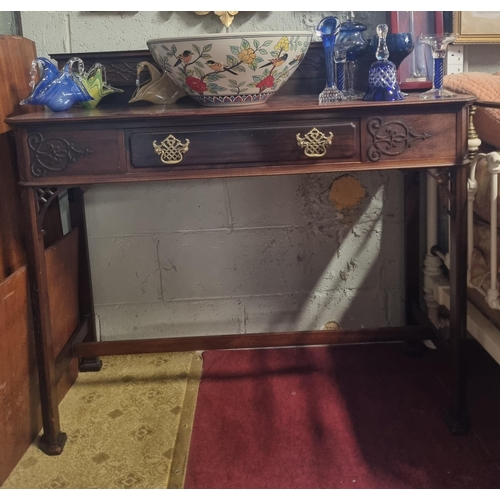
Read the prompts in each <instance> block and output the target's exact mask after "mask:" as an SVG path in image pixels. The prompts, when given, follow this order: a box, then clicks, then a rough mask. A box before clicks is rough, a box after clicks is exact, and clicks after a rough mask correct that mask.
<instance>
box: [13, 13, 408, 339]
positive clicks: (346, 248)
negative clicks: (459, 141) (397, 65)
mask: <svg viewBox="0 0 500 500" xmlns="http://www.w3.org/2000/svg"><path fill="white" fill-rule="evenodd" d="M331 14H332V13H331V12H328V13H326V12H263V13H248V12H246V13H241V14H238V15H237V16H236V18H235V21H234V23H233V25H232V26H231V27H230V28H229V31H231V30H234V31H263V30H276V29H293V30H297V29H313V28H314V26H315V25H316V24H317V22H318V21H319V20H320V19H321V18H322V17H324V16H325V15H331ZM337 14H338V15H340V17H341V18H342V17H343V18H345V13H337ZM22 16H23V28H24V33H25V36H27V37H28V38H31V39H32V40H34V41H35V43H36V44H37V49H38V54H39V55H48V54H50V53H57V52H70V51H72V52H82V51H98V50H132V49H143V48H145V41H146V40H147V39H149V38H155V37H161V36H167V35H179V34H184V33H186V32H187V33H189V32H191V33H205V32H222V31H226V29H225V28H223V27H222V25H221V24H220V21H219V20H218V18H216V17H215V16H204V17H198V16H196V15H195V14H194V13H189V12H168V13H165V12H137V13H122V14H117V13H102V12H99V13H88V12H87V13H85V12H23V14H22ZM358 18H359V19H360V20H361V21H363V22H365V23H366V24H368V25H369V26H370V27H371V28H373V29H374V27H375V26H376V25H377V24H378V23H379V22H382V21H383V20H384V19H385V13H384V12H365V13H360V14H359V16H358ZM85 201H86V210H87V220H88V230H89V239H90V256H91V268H92V273H93V285H94V293H95V303H96V311H97V314H98V318H99V322H100V329H101V335H102V338H103V339H105V340H111V339H127V338H146V337H149V338H154V337H160V336H177V335H188V334H189V335H205V334H226V333H236V332H239V333H250V332H261V331H270V330H281V331H289V330H303V329H321V328H323V327H324V326H325V325H326V324H327V323H329V322H336V323H338V324H339V325H340V326H341V327H343V328H356V327H362V326H385V325H397V324H402V312H403V307H402V305H403V304H402V297H403V292H402V290H403V287H402V284H403V282H402V232H403V225H402V222H403V221H402V178H401V174H400V173H399V172H397V171H394V172H385V173H378V172H365V173H356V174H353V175H350V174H347V176H346V174H322V175H303V176H295V175H294V176H284V177H262V178H242V179H213V180H196V181H172V182H165V183H155V184H134V185H117V186H108V185H107V186H95V187H93V188H92V189H90V190H89V191H88V192H87V193H86V197H85Z"/></svg>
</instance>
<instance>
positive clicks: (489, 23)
mask: <svg viewBox="0 0 500 500" xmlns="http://www.w3.org/2000/svg"><path fill="white" fill-rule="evenodd" d="M453 32H454V33H456V34H457V35H458V36H457V39H456V41H455V44H459V45H472V44H480V43H490V44H500V11H496V12H495V11H460V12H453Z"/></svg>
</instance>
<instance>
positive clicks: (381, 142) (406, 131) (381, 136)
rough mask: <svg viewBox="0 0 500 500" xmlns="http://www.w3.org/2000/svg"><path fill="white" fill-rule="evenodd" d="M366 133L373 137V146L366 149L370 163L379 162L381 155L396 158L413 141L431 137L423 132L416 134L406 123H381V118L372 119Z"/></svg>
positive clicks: (397, 121) (396, 121)
mask: <svg viewBox="0 0 500 500" xmlns="http://www.w3.org/2000/svg"><path fill="white" fill-rule="evenodd" d="M367 128H368V132H369V133H370V135H371V136H372V137H373V144H371V145H370V146H369V147H368V151H367V155H368V159H369V160H370V161H379V160H380V157H381V156H382V155H385V156H397V155H400V154H402V153H404V152H405V151H406V150H407V149H408V148H410V147H411V146H412V144H413V143H414V142H415V141H418V140H422V141H423V140H425V139H428V138H429V137H431V135H430V134H427V133H426V132H423V133H421V134H419V133H416V132H414V131H413V130H412V128H411V127H409V126H408V125H407V124H406V123H404V122H402V121H399V120H395V121H391V122H387V123H382V118H379V117H377V118H372V119H371V120H370V121H369V122H368V124H367Z"/></svg>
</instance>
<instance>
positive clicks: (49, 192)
mask: <svg viewBox="0 0 500 500" xmlns="http://www.w3.org/2000/svg"><path fill="white" fill-rule="evenodd" d="M58 196H59V189H58V188H57V187H47V188H45V187H37V188H35V197H36V208H37V223H38V229H39V231H42V224H43V218H44V216H45V212H47V209H48V208H49V205H50V204H51V203H52V202H53V201H54V200H55V199H56V198H57V197H58Z"/></svg>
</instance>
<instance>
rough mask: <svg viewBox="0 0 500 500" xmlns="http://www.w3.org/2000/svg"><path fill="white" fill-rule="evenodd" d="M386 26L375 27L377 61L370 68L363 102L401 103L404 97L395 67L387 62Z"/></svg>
mask: <svg viewBox="0 0 500 500" xmlns="http://www.w3.org/2000/svg"><path fill="white" fill-rule="evenodd" d="M387 31H388V28H387V24H379V25H378V26H377V35H378V37H379V39H378V47H377V53H376V57H377V61H375V62H374V63H373V64H372V65H371V66H370V71H369V73H368V90H367V91H366V94H365V96H364V97H363V101H403V100H404V95H403V94H402V93H401V90H400V89H399V83H398V78H397V70H396V65H395V64H394V63H393V62H391V61H389V50H388V48H387V43H386V37H387Z"/></svg>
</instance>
